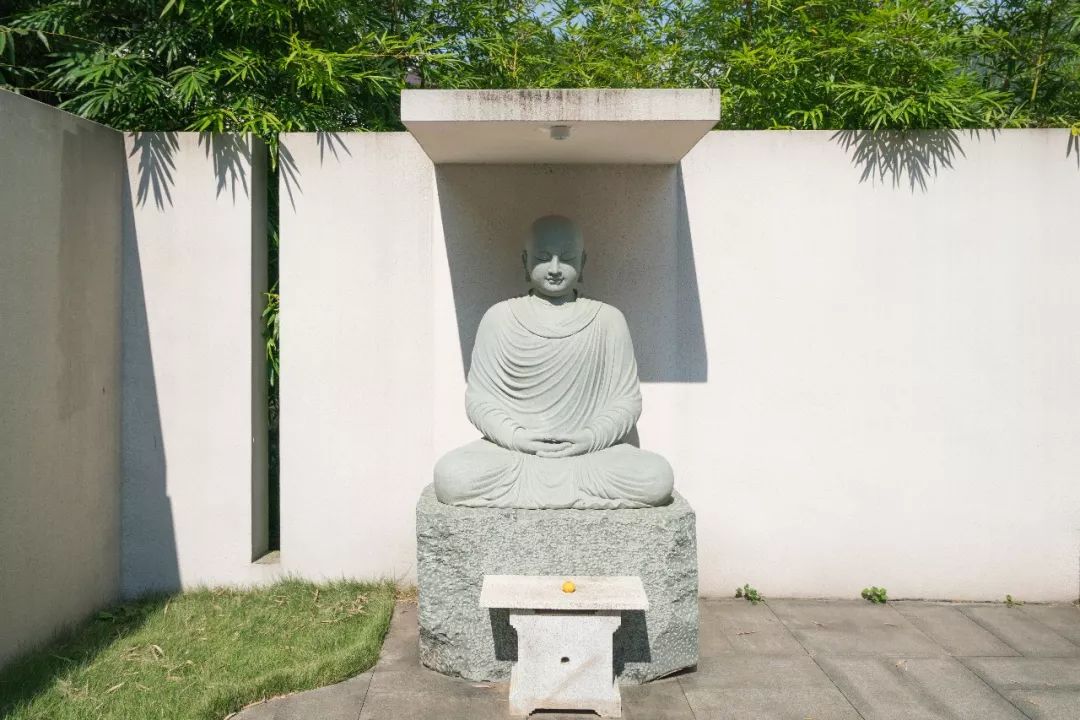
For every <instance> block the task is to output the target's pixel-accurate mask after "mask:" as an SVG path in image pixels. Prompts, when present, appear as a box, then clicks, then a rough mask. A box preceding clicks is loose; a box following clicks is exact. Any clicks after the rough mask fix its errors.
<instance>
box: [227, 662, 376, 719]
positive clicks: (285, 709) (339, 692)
mask: <svg viewBox="0 0 1080 720" xmlns="http://www.w3.org/2000/svg"><path fill="white" fill-rule="evenodd" d="M373 674H374V671H373V670H368V671H367V672H366V673H363V674H360V675H357V676H356V677H354V678H349V679H348V680H346V681H344V682H339V683H337V684H336V685H328V686H326V687H323V688H319V689H318V690H311V691H308V692H303V693H297V694H295V695H286V696H285V697H280V698H274V699H273V700H267V701H266V702H261V703H258V704H256V705H250V706H248V707H247V708H245V709H244V710H243V712H241V713H239V714H237V715H235V716H233V718H231V720H298V718H311V719H312V720H314V719H315V718H317V719H318V720H356V718H357V717H358V716H359V714H360V708H361V707H363V705H364V698H365V697H367V693H368V686H369V685H370V684H371V676H372V675H373Z"/></svg>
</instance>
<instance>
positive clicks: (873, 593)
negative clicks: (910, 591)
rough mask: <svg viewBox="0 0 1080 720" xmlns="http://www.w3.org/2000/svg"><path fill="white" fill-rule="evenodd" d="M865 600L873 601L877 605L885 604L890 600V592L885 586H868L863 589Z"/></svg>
mask: <svg viewBox="0 0 1080 720" xmlns="http://www.w3.org/2000/svg"><path fill="white" fill-rule="evenodd" d="M862 597H863V600H866V601H868V602H872V603H874V604H875V605H884V604H885V603H886V602H888V601H889V593H888V592H887V591H886V590H885V588H883V587H878V586H877V585H872V586H870V587H868V588H863V591H862Z"/></svg>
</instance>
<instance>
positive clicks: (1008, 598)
mask: <svg viewBox="0 0 1080 720" xmlns="http://www.w3.org/2000/svg"><path fill="white" fill-rule="evenodd" d="M1005 604H1006V605H1007V606H1008V607H1015V606H1017V605H1023V604H1024V601H1023V600H1016V599H1014V598H1013V596H1012V595H1006V596H1005Z"/></svg>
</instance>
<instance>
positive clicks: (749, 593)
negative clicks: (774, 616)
mask: <svg viewBox="0 0 1080 720" xmlns="http://www.w3.org/2000/svg"><path fill="white" fill-rule="evenodd" d="M735 597H737V598H746V599H747V601H748V602H749V603H750V604H751V605H757V604H758V603H759V602H765V596H764V595H762V594H761V593H759V592H758V591H757V589H756V588H752V587H750V583H747V584H745V585H743V586H742V587H741V588H735Z"/></svg>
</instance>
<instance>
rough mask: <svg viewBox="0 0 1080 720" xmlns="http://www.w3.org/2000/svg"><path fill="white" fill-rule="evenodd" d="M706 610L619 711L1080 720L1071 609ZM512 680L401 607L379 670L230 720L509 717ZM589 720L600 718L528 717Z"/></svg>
mask: <svg viewBox="0 0 1080 720" xmlns="http://www.w3.org/2000/svg"><path fill="white" fill-rule="evenodd" d="M700 614H701V660H700V663H699V664H698V667H697V668H696V669H695V670H693V671H689V672H684V673H680V674H678V675H676V676H674V677H671V678H666V679H662V680H657V681H654V682H651V683H648V684H646V685H624V686H622V688H621V692H622V697H623V718H625V719H626V720H714V719H716V720H725V719H727V718H730V719H731V720H736V719H737V720H744V719H745V718H752V719H754V720H758V719H768V720H774V719H777V720H784V719H787V718H790V719H791V720H807V718H811V719H812V720H833V719H835V720H1022V719H1023V718H1025V717H1027V718H1034V719H1036V720H1080V653H1076V652H1075V651H1076V650H1080V645H1077V644H1076V642H1075V639H1076V638H1077V637H1078V636H1080V610H1078V609H1077V608H1075V607H1072V606H1066V605H1025V606H1023V607H1022V608H1021V607H1019V606H1017V607H1012V608H1009V607H1006V606H1004V605H992V604H970V603H968V604H964V603H923V602H915V601H911V602H907V601H905V602H900V603H890V604H889V605H886V606H876V605H870V604H869V603H866V602H864V601H861V600H860V601H846V600H838V601H813V600H770V601H769V602H768V603H767V604H764V603H763V604H759V605H756V606H754V605H750V604H749V603H747V602H746V601H744V600H733V599H725V600H702V601H701V602H700ZM1020 653H1024V654H1025V655H1028V656H1027V657H1025V656H1021V655H1020ZM1049 653H1058V654H1059V655H1060V657H1049V656H1047V655H1048V654H1049ZM980 654H981V656H977V655H980ZM508 689H509V688H508V686H507V684H506V683H478V682H471V681H468V680H462V679H460V678H450V677H446V676H444V675H440V674H438V673H436V672H433V671H431V670H428V669H426V668H423V667H421V665H420V658H419V638H418V632H417V619H416V607H415V606H411V605H407V604H403V605H399V606H398V607H397V609H396V611H395V613H394V619H393V622H392V624H391V628H390V633H389V635H388V636H387V638H386V642H385V643H384V645H383V649H382V654H381V655H380V658H379V663H378V665H377V666H376V667H375V668H374V670H372V671H369V672H367V673H364V674H363V675H360V676H357V677H356V678H353V679H351V680H348V681H346V682H343V683H339V684H337V685H332V686H330V687H326V688H321V689H319V690H313V691H311V692H306V693H299V694H296V695H291V696H288V697H283V698H275V699H273V700H270V701H268V702H265V703H259V704H257V705H253V706H251V707H249V708H247V709H245V710H244V711H243V712H241V713H239V714H238V715H237V716H235V718H234V719H233V720H358V719H359V720H405V719H408V720H428V719H429V718H430V719H431V720H456V719H458V718H460V719H462V720H506V718H507V717H508V714H507V713H508V708H509V704H508V702H507V695H508ZM583 717H585V718H587V717H595V716H594V715H592V714H590V713H585V714H581V713H538V714H536V715H534V716H533V718H534V720H581V718H583Z"/></svg>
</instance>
